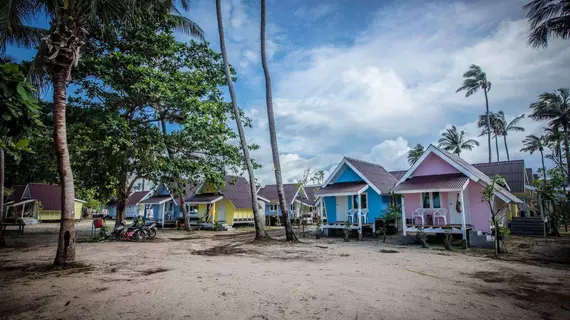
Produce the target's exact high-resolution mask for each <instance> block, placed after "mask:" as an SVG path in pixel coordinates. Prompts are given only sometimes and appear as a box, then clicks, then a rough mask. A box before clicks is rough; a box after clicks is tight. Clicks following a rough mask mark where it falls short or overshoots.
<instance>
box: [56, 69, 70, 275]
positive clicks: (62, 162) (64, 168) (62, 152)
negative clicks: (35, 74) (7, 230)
mask: <svg viewBox="0 0 570 320" xmlns="http://www.w3.org/2000/svg"><path fill="white" fill-rule="evenodd" d="M54 68H55V70H54V73H53V121H54V123H53V139H54V146H55V153H56V156H57V171H58V173H59V181H60V184H61V225H60V229H59V240H58V244H57V253H56V256H55V260H54V265H56V266H62V267H65V266H69V265H71V264H72V263H73V262H74V260H75V209H74V204H75V203H74V202H75V189H74V187H73V173H72V171H71V162H70V160H69V152H68V150H67V131H66V123H65V110H66V98H67V76H68V74H69V71H70V69H71V65H69V66H67V67H63V66H60V65H54Z"/></svg>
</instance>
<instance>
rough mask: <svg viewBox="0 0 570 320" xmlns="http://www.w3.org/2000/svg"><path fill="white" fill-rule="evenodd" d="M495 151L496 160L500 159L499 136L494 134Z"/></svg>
mask: <svg viewBox="0 0 570 320" xmlns="http://www.w3.org/2000/svg"><path fill="white" fill-rule="evenodd" d="M495 151H496V152H497V162H499V161H501V159H500V157H499V137H498V136H497V135H495Z"/></svg>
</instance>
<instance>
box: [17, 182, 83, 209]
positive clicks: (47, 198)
mask: <svg viewBox="0 0 570 320" xmlns="http://www.w3.org/2000/svg"><path fill="white" fill-rule="evenodd" d="M28 188H30V199H35V200H38V201H40V202H41V203H42V208H43V210H54V211H58V210H61V186H59V185H57V184H41V183H29V184H28ZM74 200H77V199H74Z"/></svg>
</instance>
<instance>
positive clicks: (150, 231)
mask: <svg viewBox="0 0 570 320" xmlns="http://www.w3.org/2000/svg"><path fill="white" fill-rule="evenodd" d="M143 230H144V231H145V232H146V236H147V237H148V238H149V239H153V238H154V237H156V232H157V231H158V227H157V224H156V221H147V222H145V225H144V226H143Z"/></svg>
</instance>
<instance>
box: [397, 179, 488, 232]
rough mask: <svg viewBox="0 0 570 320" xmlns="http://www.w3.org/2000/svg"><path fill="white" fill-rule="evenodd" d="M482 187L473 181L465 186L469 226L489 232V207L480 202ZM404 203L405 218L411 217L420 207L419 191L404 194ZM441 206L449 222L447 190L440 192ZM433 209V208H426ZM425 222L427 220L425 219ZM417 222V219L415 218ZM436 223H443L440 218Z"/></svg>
mask: <svg viewBox="0 0 570 320" xmlns="http://www.w3.org/2000/svg"><path fill="white" fill-rule="evenodd" d="M482 189H483V187H482V186H481V185H480V184H478V183H475V182H473V181H469V185H468V186H467V194H468V195H467V197H468V198H469V204H468V205H469V214H470V217H471V226H472V227H473V229H474V230H481V231H484V232H490V227H489V220H491V217H490V212H489V207H488V205H487V203H485V202H481V190H482ZM404 205H405V209H406V218H407V219H411V218H412V213H413V212H414V211H415V210H416V209H418V208H422V202H421V194H420V193H410V194H405V195H404ZM441 207H442V208H444V209H446V210H447V223H450V222H451V217H450V214H449V197H448V193H447V192H442V193H441ZM428 210H430V211H431V210H433V209H428ZM426 222H427V221H426ZM416 223H417V224H419V223H420V221H419V219H417V220H416ZM436 223H437V224H439V225H443V221H442V220H441V219H437V222H436Z"/></svg>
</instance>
